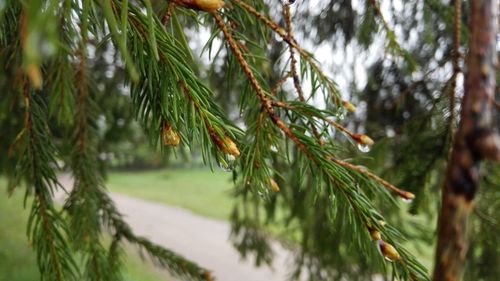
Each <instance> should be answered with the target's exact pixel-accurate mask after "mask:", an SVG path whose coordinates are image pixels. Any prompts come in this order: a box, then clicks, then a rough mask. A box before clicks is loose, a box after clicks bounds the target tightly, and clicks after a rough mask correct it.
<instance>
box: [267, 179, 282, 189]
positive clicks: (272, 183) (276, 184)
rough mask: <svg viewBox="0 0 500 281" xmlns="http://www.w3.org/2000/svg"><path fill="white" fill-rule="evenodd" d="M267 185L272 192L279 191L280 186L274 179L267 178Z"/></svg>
mask: <svg viewBox="0 0 500 281" xmlns="http://www.w3.org/2000/svg"><path fill="white" fill-rule="evenodd" d="M269 185H270V186H271V189H272V190H273V191H274V192H280V187H279V185H278V183H276V181H275V180H274V179H269Z"/></svg>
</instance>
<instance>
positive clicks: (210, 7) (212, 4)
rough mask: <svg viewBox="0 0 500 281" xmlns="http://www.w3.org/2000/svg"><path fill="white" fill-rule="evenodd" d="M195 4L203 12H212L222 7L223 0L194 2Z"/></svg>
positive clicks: (198, 0) (196, 0) (199, 0)
mask: <svg viewBox="0 0 500 281" xmlns="http://www.w3.org/2000/svg"><path fill="white" fill-rule="evenodd" d="M195 3H196V4H197V5H198V7H199V9H200V10H203V11H205V12H214V11H217V10H218V9H220V8H222V6H224V1H223V0H195Z"/></svg>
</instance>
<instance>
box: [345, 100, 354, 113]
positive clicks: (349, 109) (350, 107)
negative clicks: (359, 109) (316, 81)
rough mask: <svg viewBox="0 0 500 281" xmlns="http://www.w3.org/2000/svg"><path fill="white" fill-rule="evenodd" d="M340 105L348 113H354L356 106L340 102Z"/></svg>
mask: <svg viewBox="0 0 500 281" xmlns="http://www.w3.org/2000/svg"><path fill="white" fill-rule="evenodd" d="M342 105H343V106H344V108H345V109H347V110H348V111H350V112H352V113H354V112H356V106H355V105H354V104H352V103H350V102H348V101H345V100H344V101H342Z"/></svg>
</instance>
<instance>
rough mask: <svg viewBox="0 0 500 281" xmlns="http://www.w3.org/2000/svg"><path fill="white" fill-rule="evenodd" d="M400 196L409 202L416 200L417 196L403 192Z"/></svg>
mask: <svg viewBox="0 0 500 281" xmlns="http://www.w3.org/2000/svg"><path fill="white" fill-rule="evenodd" d="M400 196H401V197H402V198H403V200H406V201H407V202H411V201H412V200H413V199H415V194H413V193H411V192H408V191H404V192H402V193H401V194H400Z"/></svg>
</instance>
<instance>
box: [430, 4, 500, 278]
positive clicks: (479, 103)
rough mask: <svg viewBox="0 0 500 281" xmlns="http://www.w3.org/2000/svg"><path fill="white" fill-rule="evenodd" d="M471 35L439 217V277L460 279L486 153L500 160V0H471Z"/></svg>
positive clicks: (436, 276) (437, 263)
mask: <svg viewBox="0 0 500 281" xmlns="http://www.w3.org/2000/svg"><path fill="white" fill-rule="evenodd" d="M469 2H470V16H471V17H470V23H469V25H470V41H469V54H468V58H467V72H466V74H465V87H464V97H463V100H462V111H461V119H460V125H459V128H458V131H457V133H456V135H455V142H454V144H453V149H452V153H451V158H450V161H449V163H448V168H447V174H446V179H445V183H444V187H443V192H442V206H441V213H440V216H439V220H438V244H437V252H436V260H435V268H434V277H433V279H434V281H455V280H461V277H462V273H463V269H464V266H465V256H466V253H467V246H468V245H467V223H468V218H469V214H470V212H471V211H472V210H473V208H474V196H475V194H476V190H477V189H478V186H479V181H480V171H479V168H480V164H481V162H482V161H483V160H484V159H491V160H496V161H499V160H500V137H499V136H498V132H497V131H496V128H495V125H494V124H493V122H494V120H493V114H492V110H493V100H494V94H495V69H496V66H497V58H496V46H495V43H496V35H497V28H498V26H497V22H496V16H497V13H498V5H499V3H498V0H470V1H469Z"/></svg>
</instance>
